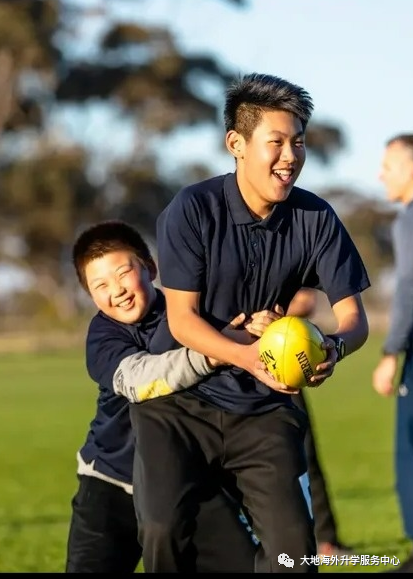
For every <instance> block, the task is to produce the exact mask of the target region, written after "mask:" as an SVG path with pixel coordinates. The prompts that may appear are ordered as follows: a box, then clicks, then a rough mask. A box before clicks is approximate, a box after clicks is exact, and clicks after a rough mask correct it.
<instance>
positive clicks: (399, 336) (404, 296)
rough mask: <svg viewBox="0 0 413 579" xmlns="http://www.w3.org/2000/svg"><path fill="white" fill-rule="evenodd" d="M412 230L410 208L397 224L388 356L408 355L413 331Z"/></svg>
mask: <svg viewBox="0 0 413 579" xmlns="http://www.w3.org/2000/svg"><path fill="white" fill-rule="evenodd" d="M412 229H413V206H409V207H408V208H407V209H406V211H405V213H404V214H403V215H402V216H400V217H399V218H398V219H397V220H396V222H395V226H394V230H393V239H394V253H395V266H396V267H395V276H396V287H395V293H394V296H393V301H392V308H391V318H390V327H389V331H388V333H387V337H386V340H385V344H384V348H383V351H384V353H385V354H399V353H401V352H404V351H405V350H406V348H407V347H408V343H409V338H410V337H411V333H412V331H413V254H412V252H411V244H412Z"/></svg>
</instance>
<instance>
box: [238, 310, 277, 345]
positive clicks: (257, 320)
mask: <svg viewBox="0 0 413 579" xmlns="http://www.w3.org/2000/svg"><path fill="white" fill-rule="evenodd" d="M283 316H284V310H283V308H282V307H281V306H279V305H278V304H276V306H275V308H274V310H262V311H261V312H256V313H254V314H252V315H251V317H250V318H249V319H248V320H246V322H245V323H244V327H245V329H246V330H248V332H249V333H250V334H251V336H255V337H256V338H261V336H262V335H263V333H264V331H265V329H266V327H267V326H269V325H270V324H271V323H272V322H275V320H279V319H280V318H282V317H283Z"/></svg>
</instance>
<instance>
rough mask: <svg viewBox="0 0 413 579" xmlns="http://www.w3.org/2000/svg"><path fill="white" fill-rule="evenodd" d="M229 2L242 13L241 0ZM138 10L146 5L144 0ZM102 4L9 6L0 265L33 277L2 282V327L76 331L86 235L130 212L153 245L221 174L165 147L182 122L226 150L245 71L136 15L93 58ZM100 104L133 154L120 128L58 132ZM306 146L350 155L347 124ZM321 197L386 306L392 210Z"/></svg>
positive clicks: (1, 10)
mask: <svg viewBox="0 0 413 579" xmlns="http://www.w3.org/2000/svg"><path fill="white" fill-rule="evenodd" d="M222 2H229V3H232V4H233V5H234V9H236V10H242V9H243V4H244V2H242V1H240V0H238V1H237V0H222ZM131 3H132V2H131ZM133 4H134V7H135V10H136V11H139V4H140V2H139V0H134V2H133ZM104 5H105V3H104V2H102V4H101V8H94V9H87V8H86V7H83V8H82V7H81V4H76V5H75V4H71V3H70V2H69V0H67V1H66V0H64V1H57V0H0V123H1V125H2V137H1V142H0V147H1V151H0V152H1V154H0V206H1V212H0V265H1V267H2V271H3V272H5V271H6V272H8V271H10V272H14V273H15V272H19V274H20V275H22V276H23V278H22V279H24V283H22V284H19V285H18V286H17V287H13V288H12V289H11V290H10V289H7V291H6V289H5V288H0V290H1V296H2V299H1V300H0V315H1V319H2V330H3V331H8V330H10V329H15V330H16V329H21V330H27V329H35V328H37V329H39V328H42V329H43V328H49V327H52V326H53V327H55V328H57V327H62V328H65V329H66V331H67V330H68V329H69V328H76V327H78V320H79V319H82V315H83V316H84V315H85V314H86V313H87V312H88V310H89V308H90V303H89V301H88V300H85V296H83V295H82V293H81V292H79V290H78V288H77V283H76V280H75V276H74V272H73V271H72V266H71V263H70V249H71V244H72V242H73V240H74V238H75V236H76V234H77V232H78V231H79V230H80V229H81V228H83V227H84V226H85V225H87V224H89V223H92V222H95V221H98V220H100V219H105V218H113V217H120V218H125V219H127V220H128V221H130V222H132V223H134V224H135V225H137V226H138V227H139V228H140V230H142V232H144V233H145V235H146V236H147V238H148V240H149V241H150V242H151V244H152V246H153V247H155V240H154V226H155V219H156V217H157V215H158V213H159V212H160V211H161V210H162V208H163V207H164V206H165V204H166V203H167V202H168V200H169V199H170V198H171V196H172V195H173V194H174V193H175V192H176V191H177V190H178V189H179V188H180V187H181V186H182V185H184V184H187V183H189V182H192V181H195V180H198V179H203V178H206V177H208V176H211V175H213V174H215V172H216V171H214V167H211V166H207V165H204V164H202V163H197V164H195V165H194V164H191V163H185V162H182V163H181V164H180V166H179V167H177V168H176V171H174V172H173V174H171V173H168V172H167V171H165V163H164V161H165V159H164V153H163V150H162V144H163V143H164V142H166V140H167V139H168V138H169V137H171V136H172V135H173V134H174V133H175V132H176V131H177V130H179V129H182V128H186V129H187V130H190V131H193V135H194V139H196V138H197V137H196V135H197V133H196V131H197V129H198V128H199V127H200V126H204V125H206V124H207V125H210V126H212V127H216V131H217V138H218V139H221V141H222V143H223V141H224V139H223V136H224V133H223V123H222V118H221V115H222V111H221V108H220V103H219V102H217V99H216V98H214V97H213V96H212V97H211V94H223V92H224V89H225V85H226V83H227V82H228V81H229V80H230V79H231V78H232V77H233V75H234V74H237V73H238V71H233V70H229V69H228V68H227V67H225V66H224V65H223V64H222V63H221V62H220V61H218V60H216V59H215V58H213V57H211V56H210V55H209V54H196V55H192V54H183V53H182V52H181V51H180V50H179V48H178V46H177V43H176V41H175V39H174V38H173V36H172V35H171V33H170V31H168V30H166V29H162V28H159V27H156V28H151V27H148V26H144V25H143V24H142V25H140V24H139V23H137V22H136V18H135V19H134V21H133V22H129V21H119V22H116V21H113V20H112V21H111V22H110V23H108V27H107V31H106V33H105V34H104V35H103V36H101V37H100V38H99V40H98V41H96V46H94V47H93V51H92V54H93V57H90V58H87V59H86V58H85V57H84V55H83V56H82V55H81V54H80V53H79V52H76V51H74V50H73V45H74V43H76V42H77V38H76V34H77V31H78V30H79V26H80V25H82V26H87V23H88V20H90V19H92V18H93V17H94V16H96V14H95V12H96V10H101V11H103V12H104ZM274 74H276V71H274ZM211 87H213V88H214V90H213V91H212V90H210V89H211ZM207 89H208V90H207ZM214 91H215V93H214ZM102 106H110V107H111V108H112V110H113V111H115V113H116V115H117V118H119V119H121V120H123V121H127V123H128V124H129V126H130V127H131V129H132V134H133V150H132V152H130V153H129V154H126V155H123V156H120V155H116V154H113V153H114V151H113V149H114V148H116V143H117V141H116V138H113V143H111V142H110V141H111V139H110V135H111V127H108V126H105V127H104V126H100V127H99V126H98V127H97V128H96V130H97V131H98V132H100V131H101V135H102V137H101V138H102V140H106V141H107V142H105V143H104V144H105V147H103V149H101V150H100V151H96V149H95V148H93V147H91V146H90V147H89V146H88V145H87V144H84V143H83V144H79V142H76V141H75V140H74V139H72V138H70V136H69V135H68V134H66V133H65V131H64V130H63V129H62V124H61V123H60V124H59V121H58V119H59V114H66V113H68V112H71V114H75V113H76V111H79V110H81V109H83V110H85V109H88V110H91V109H92V107H102ZM106 118H107V117H105V116H102V120H101V121H100V122H102V123H104V122H106V121H105V119H106ZM114 131H116V128H115V126H114V127H113V133H112V134H114ZM108 135H109V137H108ZM114 136H115V135H114ZM95 137H96V135H95ZM97 137H98V138H99V135H97ZM85 143H87V141H85ZM307 144H308V150H309V160H308V161H307V162H314V163H318V164H319V165H320V170H323V167H326V166H328V165H329V164H331V163H332V161H333V160H334V157H335V155H336V154H337V153H338V152H342V151H344V152H345V148H346V136H345V134H344V133H343V130H342V128H341V127H340V123H339V121H337V124H336V125H332V124H331V122H329V123H325V122H323V121H322V120H320V119H319V118H315V119H314V120H313V121H312V122H311V124H310V125H309V128H308V135H307ZM102 151H103V153H102ZM105 151H106V153H105ZM222 154H223V155H224V154H226V153H225V151H224V149H223V151H222ZM317 193H318V194H320V195H322V196H324V197H325V198H327V199H328V200H329V201H330V202H331V203H332V205H333V206H334V207H335V209H336V210H337V212H338V213H339V215H340V216H341V217H342V219H343V220H344V222H345V224H346V226H347V227H348V229H349V231H350V233H351V235H352V236H353V238H354V240H355V242H356V244H357V246H358V248H359V250H360V252H361V254H362V256H363V258H364V259H365V261H366V263H367V265H368V269H369V273H370V276H371V280H372V283H373V288H372V289H371V290H369V291H368V292H367V293H366V304H367V306H368V307H369V308H370V309H371V310H374V308H379V309H380V308H383V302H382V299H383V289H384V287H385V286H384V285H383V280H385V279H388V272H389V271H390V270H389V268H391V264H392V251H391V245H390V223H391V221H392V219H393V217H394V209H392V208H390V207H388V206H387V205H386V204H385V203H383V202H381V201H380V200H377V199H373V198H372V197H370V196H369V192H368V191H363V192H357V191H351V190H347V189H340V190H338V189H334V190H324V191H317ZM386 272H387V277H386ZM14 273H13V275H14ZM10 275H12V274H10ZM5 276H6V274H4V275H3V278H2V279H5V278H6V277H7V276H6V277H5ZM89 311H90V310H89Z"/></svg>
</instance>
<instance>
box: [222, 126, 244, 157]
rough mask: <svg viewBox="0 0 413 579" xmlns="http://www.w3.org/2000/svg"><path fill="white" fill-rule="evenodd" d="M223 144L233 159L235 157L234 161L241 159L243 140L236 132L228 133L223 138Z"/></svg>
mask: <svg viewBox="0 0 413 579" xmlns="http://www.w3.org/2000/svg"><path fill="white" fill-rule="evenodd" d="M225 144H226V147H227V149H228V151H229V152H230V153H231V155H232V156H233V157H235V159H242V156H243V154H244V145H245V139H244V137H243V136H242V135H241V134H240V133H237V131H233V130H232V131H228V133H227V135H226V138H225Z"/></svg>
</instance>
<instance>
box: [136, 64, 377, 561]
mask: <svg viewBox="0 0 413 579" xmlns="http://www.w3.org/2000/svg"><path fill="white" fill-rule="evenodd" d="M312 109H313V104H312V100H311V97H310V96H309V94H308V93H307V92H306V91H305V90H304V89H302V88H301V87H298V86H296V85H294V84H292V83H290V82H288V81H286V80H284V79H281V78H278V77H273V76H270V75H264V74H256V73H253V74H250V75H246V76H245V77H244V78H242V79H240V80H239V81H237V82H234V83H233V85H231V86H230V87H229V89H228V91H227V95H226V104H225V125H226V131H227V133H226V145H227V148H228V150H229V152H230V153H231V155H232V156H233V157H234V158H235V163H236V167H235V172H234V173H230V174H227V175H221V176H217V177H215V178H212V179H208V180H206V181H203V182H200V183H196V184H194V185H191V186H189V187H185V188H184V189H182V190H181V191H180V192H179V193H178V194H177V195H176V196H175V197H174V199H173V200H172V201H171V202H170V204H169V205H168V206H167V208H166V209H165V210H164V211H163V212H162V214H161V215H160V217H159V219H158V224H157V235H158V240H157V243H158V260H159V264H158V265H159V272H160V280H161V284H162V286H163V289H164V293H165V298H166V305H167V315H168V323H169V327H170V331H171V333H172V335H173V336H174V338H175V339H176V340H177V341H178V342H179V343H180V344H182V345H184V346H187V347H189V348H192V349H194V350H195V351H198V352H201V353H203V354H205V355H208V356H212V357H216V356H220V357H221V358H223V359H224V360H225V362H227V363H228V364H230V365H229V366H222V367H220V368H218V369H217V370H216V371H215V372H214V373H213V374H211V375H209V376H206V377H205V378H203V379H202V380H201V381H200V382H199V383H198V384H197V385H196V386H195V387H194V388H192V389H191V390H190V391H188V392H182V393H178V394H177V395H176V396H174V397H172V398H169V399H168V398H163V399H161V398H160V399H157V400H153V401H150V402H149V403H148V404H147V405H146V404H145V405H137V406H136V407H135V408H134V409H133V415H131V417H132V422H133V425H134V427H135V428H136V433H137V436H136V455H137V456H139V457H140V460H142V461H143V463H144V464H145V465H146V468H145V470H141V471H140V472H139V473H137V476H136V479H135V483H134V484H136V489H137V497H138V515H139V518H138V523H139V537H140V541H141V544H142V545H143V560H144V564H145V568H146V570H147V571H149V572H156V571H160V570H169V571H173V570H175V571H178V572H179V571H182V570H185V571H190V570H191V569H192V568H193V560H191V558H190V555H189V554H188V552H189V550H188V545H189V544H190V543H191V540H192V532H193V526H191V525H190V518H191V516H192V517H193V515H194V513H196V512H197V509H198V500H199V495H200V488H201V485H202V481H203V480H204V478H205V477H206V476H208V473H209V472H210V470H211V469H216V470H217V471H218V472H220V473H222V475H223V476H227V477H229V478H230V479H233V481H234V482H235V484H236V485H237V487H238V489H239V491H240V492H241V493H242V495H243V501H244V505H245V507H246V509H247V510H248V512H249V514H250V516H251V518H252V521H253V528H254V532H255V533H256V534H257V536H258V537H259V538H260V541H261V542H260V545H259V548H258V551H257V555H256V567H255V570H256V572H316V571H317V566H316V565H315V564H314V562H313V559H312V557H315V556H316V554H317V551H316V543H315V537H314V528H313V520H312V517H311V514H310V510H309V505H308V502H307V500H306V498H308V497H306V490H307V488H304V486H303V485H302V484H300V480H301V481H302V480H303V479H302V477H303V476H305V473H306V460H305V454H304V444H303V441H304V434H305V431H306V422H305V418H304V415H303V413H302V412H301V411H300V410H298V409H297V408H296V407H295V406H294V405H293V404H292V402H291V396H290V393H289V390H288V385H284V384H279V383H277V382H275V380H274V379H272V378H271V377H270V376H269V375H268V374H267V373H266V372H265V371H263V370H262V369H261V368H259V367H257V360H258V344H257V347H256V349H255V350H254V349H253V348H249V349H248V351H247V350H246V348H245V346H243V345H240V344H237V343H235V342H233V341H231V339H228V338H227V337H225V336H223V335H221V333H220V330H221V329H222V327H224V326H225V324H227V323H228V321H229V320H230V319H231V317H233V315H234V314H235V313H236V312H240V311H241V312H245V314H246V315H247V316H248V315H250V313H251V312H254V311H259V310H261V309H272V308H273V307H274V305H275V304H276V303H278V304H280V305H281V306H282V307H283V308H284V311H287V309H288V305H289V303H290V301H291V300H292V298H293V296H294V295H295V294H296V292H297V290H299V289H300V288H301V287H310V288H319V289H321V290H322V291H324V292H325V293H326V295H327V296H328V299H329V301H330V304H331V307H332V310H333V312H334V315H335V318H336V321H337V329H336V331H335V332H334V334H333V335H331V336H325V348H326V350H327V353H328V357H327V359H326V362H324V363H323V364H320V365H319V366H318V368H317V373H316V375H315V376H314V377H313V378H312V380H313V381H314V385H320V384H321V383H322V382H323V381H324V380H325V379H326V378H328V377H329V376H331V374H332V373H333V370H334V366H335V363H336V362H337V361H339V360H341V358H342V357H343V356H344V355H345V354H347V355H348V354H351V353H352V352H354V351H356V350H357V349H358V348H360V347H361V346H362V345H363V344H364V342H365V341H366V339H367V336H368V324H367V320H366V315H365V311H364V308H363V305H362V300H361V295H360V294H361V292H362V291H363V290H364V289H366V288H367V287H369V279H368V276H367V273H366V270H365V267H364V265H363V263H362V260H361V258H360V256H359V254H358V252H357V250H356V248H355V246H354V244H353V242H352V240H351V238H350V236H349V234H348V232H347V231H346V229H345V228H344V226H343V224H342V223H341V221H340V220H339V218H338V217H337V215H336V213H335V212H334V210H333V209H332V207H331V206H330V205H329V204H328V203H327V202H326V201H325V200H324V199H321V198H319V197H318V196H316V195H315V194H313V193H311V192H309V191H306V190H304V189H300V188H298V187H295V186H294V184H295V182H296V180H297V178H298V176H299V174H300V171H301V169H302V167H303V165H304V161H305V130H306V126H307V123H308V121H309V119H310V116H311V113H312ZM165 333H166V332H165ZM165 339H166V338H165ZM157 342H158V345H159V347H160V348H161V347H162V339H161V337H160V336H158V337H157ZM151 347H152V351H153V352H155V351H156V350H155V349H154V347H155V343H152V346H151ZM159 416H161V417H162V418H161V419H158V417H159ZM154 448H156V453H157V456H158V457H161V456H162V457H163V458H162V461H163V462H164V464H166V465H168V478H167V480H166V481H165V480H164V478H163V477H162V475H161V473H160V472H159V469H158V468H157V464H156V462H155V461H152V460H151V454H152V455H153V452H154ZM179 514H180V516H179ZM183 521H185V523H183ZM280 554H286V555H287V556H288V557H289V558H290V559H292V560H293V561H294V565H293V567H285V565H284V562H285V558H284V557H281V558H280V560H279V556H280Z"/></svg>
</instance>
